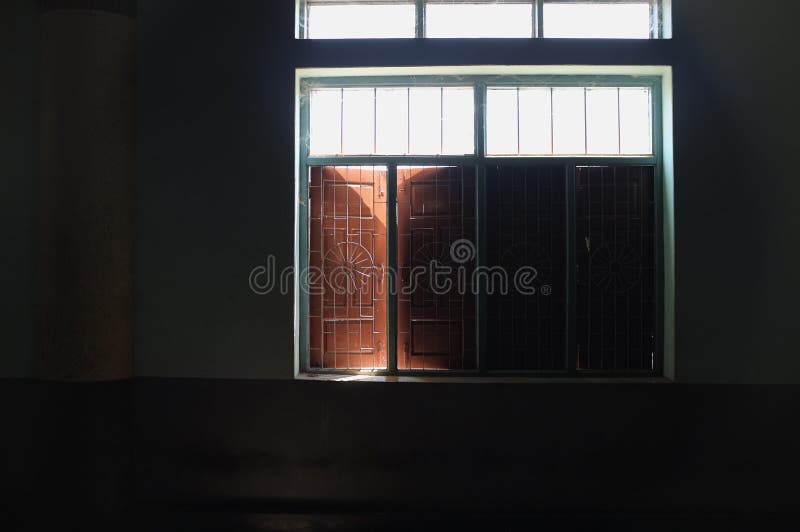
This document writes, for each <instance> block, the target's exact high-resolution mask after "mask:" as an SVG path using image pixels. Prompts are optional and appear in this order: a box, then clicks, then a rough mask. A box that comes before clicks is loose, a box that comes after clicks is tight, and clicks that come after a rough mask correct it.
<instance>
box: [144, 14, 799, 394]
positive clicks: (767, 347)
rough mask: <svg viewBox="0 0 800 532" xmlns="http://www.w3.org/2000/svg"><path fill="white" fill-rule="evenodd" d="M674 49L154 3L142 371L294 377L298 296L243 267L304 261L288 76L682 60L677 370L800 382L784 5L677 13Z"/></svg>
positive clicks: (148, 27)
mask: <svg viewBox="0 0 800 532" xmlns="http://www.w3.org/2000/svg"><path fill="white" fill-rule="evenodd" d="M673 8H674V24H673V30H674V39H673V40H665V41H644V42H595V43H587V42H580V41H557V40H552V41H526V42H509V41H471V42H456V41H434V40H431V41H425V42H419V41H386V42H380V43H370V44H369V45H365V44H364V43H363V42H355V41H350V42H348V41H341V42H319V41H317V42H312V41H296V40H295V39H294V2H293V1H292V0H285V1H281V2H254V1H247V0H237V1H230V2H226V3H225V7H224V8H220V7H219V6H218V5H215V4H212V3H210V2H190V1H188V0H184V1H178V0H175V1H171V2H158V1H154V0H142V1H141V2H140V8H139V38H140V43H139V80H138V82H139V100H138V122H139V134H138V160H137V178H136V180H137V181H136V207H135V212H136V238H135V247H136V259H135V282H136V296H137V304H136V305H137V309H136V324H137V332H136V365H137V374H138V375H141V376H175V377H227V378H281V379H284V378H291V376H292V371H293V298H292V296H291V295H280V294H271V295H267V296H256V295H254V294H253V293H251V291H250V289H249V287H248V275H249V272H250V271H251V269H252V268H253V267H255V266H258V265H262V264H265V262H266V258H267V256H268V255H269V254H274V255H275V256H276V257H277V264H278V267H279V268H281V267H284V266H288V265H290V264H291V263H292V257H293V239H294V237H293V232H294V216H293V212H294V207H293V202H294V140H293V139H294V118H295V117H294V94H295V92H294V70H295V68H298V67H344V66H406V65H464V64H537V63H546V64H632V65H636V64H656V65H658V64H667V65H673V67H674V94H675V98H674V111H675V114H674V124H675V161H676V165H675V179H676V227H677V244H676V246H677V249H676V261H677V265H676V271H677V282H676V286H677V293H676V312H677V318H676V331H677V338H676V347H677V360H676V363H677V376H678V380H679V381H683V382H708V381H715V382H800V357H797V356H796V350H797V349H796V342H795V341H794V339H793V334H792V333H793V332H794V331H795V329H796V325H795V316H796V312H795V311H794V305H795V303H796V302H797V300H798V295H800V281H799V280H798V276H797V275H795V273H794V272H796V271H797V270H798V269H799V268H800V254H798V252H797V250H796V242H797V235H796V233H795V231H796V230H797V229H798V228H800V223H798V215H797V209H796V204H797V200H798V199H800V180H798V179H797V178H796V172H795V163H794V162H793V160H792V157H791V154H792V153H793V152H794V151H795V147H794V141H795V139H796V137H797V134H796V131H797V124H798V119H800V111H798V108H797V106H795V105H794V104H793V102H794V95H793V90H792V87H794V86H796V85H795V84H794V83H793V82H792V81H793V79H792V78H793V77H796V75H795V74H794V73H793V72H791V71H789V70H791V69H790V68H789V67H790V66H791V65H792V64H794V62H795V59H794V57H793V53H794V50H796V48H797V46H796V43H797V37H796V36H795V35H796V33H795V32H794V31H793V27H792V26H791V24H792V20H793V19H794V17H792V16H790V14H789V13H788V11H789V10H794V11H797V7H791V8H790V7H789V4H788V3H787V2H783V1H778V0H772V1H768V2H757V3H756V6H755V7H754V8H753V9H750V8H749V7H748V5H747V3H746V2H724V3H722V2H718V1H711V0H692V1H688V0H684V1H675V2H674V6H673Z"/></svg>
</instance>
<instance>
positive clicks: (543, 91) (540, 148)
mask: <svg viewBox="0 0 800 532" xmlns="http://www.w3.org/2000/svg"><path fill="white" fill-rule="evenodd" d="M551 116H552V113H551V109H550V89H549V88H530V89H526V88H521V89H520V90H519V152H520V153H521V154H523V155H549V154H550V153H551V152H552V139H551V122H550V120H551Z"/></svg>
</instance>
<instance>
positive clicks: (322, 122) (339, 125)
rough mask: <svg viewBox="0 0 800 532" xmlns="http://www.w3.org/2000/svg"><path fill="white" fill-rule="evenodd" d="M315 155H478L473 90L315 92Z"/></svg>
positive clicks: (360, 88) (366, 89)
mask: <svg viewBox="0 0 800 532" xmlns="http://www.w3.org/2000/svg"><path fill="white" fill-rule="evenodd" d="M310 101H311V131H310V133H311V140H310V148H309V151H310V153H311V155H334V154H336V155H375V154H382V155H408V154H414V155H440V154H447V155H464V154H467V153H473V152H474V150H475V146H474V142H475V138H474V134H473V130H474V124H473V120H474V105H475V97H474V91H473V89H472V87H357V88H319V89H312V90H311V91H310Z"/></svg>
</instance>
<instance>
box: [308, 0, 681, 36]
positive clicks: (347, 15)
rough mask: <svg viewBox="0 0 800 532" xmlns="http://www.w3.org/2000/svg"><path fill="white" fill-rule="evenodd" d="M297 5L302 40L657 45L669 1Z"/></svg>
mask: <svg viewBox="0 0 800 532" xmlns="http://www.w3.org/2000/svg"><path fill="white" fill-rule="evenodd" d="M298 1H299V11H298V12H299V29H300V31H299V35H300V37H303V38H307V39H364V38H415V37H416V38H518V39H525V38H542V37H544V38H610V39H658V38H664V37H668V35H665V33H667V32H665V31H664V29H665V27H666V25H665V21H666V20H668V18H667V17H668V13H669V10H668V9H667V8H666V7H667V6H669V1H670V0H605V1H603V0H471V1H468V2H464V1H458V0H298Z"/></svg>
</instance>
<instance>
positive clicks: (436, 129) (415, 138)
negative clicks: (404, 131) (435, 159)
mask: <svg viewBox="0 0 800 532" xmlns="http://www.w3.org/2000/svg"><path fill="white" fill-rule="evenodd" d="M409 100H410V104H411V105H410V109H409V124H410V127H411V145H410V147H409V148H410V152H411V153H414V154H419V155H436V154H438V153H439V152H440V151H441V149H442V89H441V88H439V87H436V88H414V89H410V91H409Z"/></svg>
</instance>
